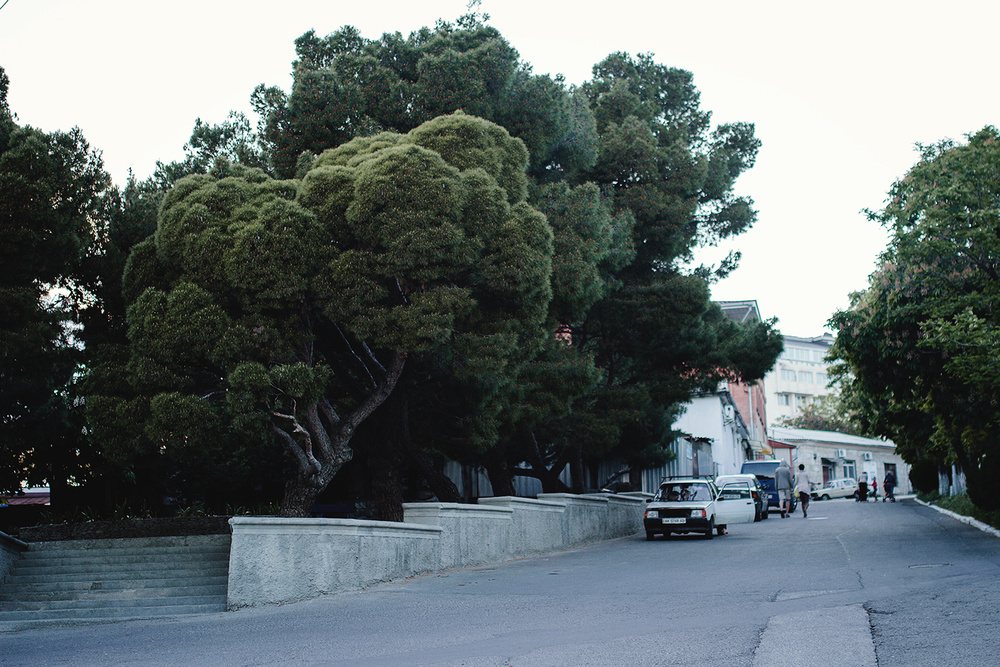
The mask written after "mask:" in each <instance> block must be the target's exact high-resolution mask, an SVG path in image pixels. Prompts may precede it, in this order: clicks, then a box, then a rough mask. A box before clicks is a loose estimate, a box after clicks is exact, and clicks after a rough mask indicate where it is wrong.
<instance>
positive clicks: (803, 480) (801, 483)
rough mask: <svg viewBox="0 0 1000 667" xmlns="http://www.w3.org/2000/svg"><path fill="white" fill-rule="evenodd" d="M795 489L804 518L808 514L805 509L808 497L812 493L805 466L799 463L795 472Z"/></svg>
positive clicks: (807, 507)
mask: <svg viewBox="0 0 1000 667" xmlns="http://www.w3.org/2000/svg"><path fill="white" fill-rule="evenodd" d="M795 491H796V493H798V494H799V504H800V505H802V518H803V519H805V518H807V517H808V516H809V514H808V513H807V510H808V509H809V498H810V493H812V484H811V483H810V482H809V475H808V474H807V473H806V467H805V466H804V465H802V464H801V463H800V464H799V471H798V472H797V473H796V474H795Z"/></svg>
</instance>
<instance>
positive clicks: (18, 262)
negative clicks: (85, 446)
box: [0, 68, 110, 492]
mask: <svg viewBox="0 0 1000 667" xmlns="http://www.w3.org/2000/svg"><path fill="white" fill-rule="evenodd" d="M8 86H9V81H8V79H7V76H6V74H5V73H4V71H3V69H2V68H0V202H3V205H2V206H0V265H2V267H3V269H2V271H0V350H2V351H3V353H2V356H0V492H13V491H17V490H18V489H20V486H21V484H22V483H24V482H28V483H32V484H40V483H48V482H50V481H54V486H55V485H58V483H59V481H60V479H61V480H62V481H65V478H66V476H68V475H73V474H74V473H76V474H79V473H80V472H81V470H82V466H81V465H80V464H78V463H76V464H75V463H74V461H75V458H76V457H75V452H77V451H78V449H79V448H80V446H81V445H80V442H79V440H80V439H81V433H82V428H83V426H82V424H81V423H79V422H75V421H74V420H73V417H72V415H71V414H70V407H71V406H70V404H71V402H72V399H71V396H70V394H69V383H70V380H71V379H72V377H73V374H74V372H75V371H76V370H77V365H78V364H79V363H80V350H79V348H78V346H77V345H76V344H75V340H74V330H73V327H72V326H71V325H72V322H73V320H74V317H75V315H76V312H75V310H76V309H75V308H74V302H73V299H72V294H73V293H74V292H75V290H76V289H77V287H78V285H79V281H80V277H81V272H82V269H81V267H82V264H83V262H84V257H85V255H86V253H87V252H88V250H89V248H90V247H91V246H92V245H93V243H94V240H95V239H94V236H95V231H94V228H95V220H96V219H97V218H98V217H99V216H100V215H101V211H102V206H103V203H102V195H103V193H104V191H105V189H106V188H107V187H108V186H109V184H110V180H109V178H108V176H107V175H106V174H105V173H104V171H103V165H102V161H101V158H100V155H99V154H98V153H97V152H95V151H94V150H92V149H91V148H90V146H89V144H88V143H87V141H86V139H85V138H84V137H83V134H82V133H81V132H80V130H79V129H73V130H71V131H70V132H53V133H45V132H42V131H41V130H38V129H35V128H32V127H30V126H20V125H18V124H17V122H16V121H15V119H14V117H13V115H12V113H11V112H10V109H9V107H8V105H7V90H8Z"/></svg>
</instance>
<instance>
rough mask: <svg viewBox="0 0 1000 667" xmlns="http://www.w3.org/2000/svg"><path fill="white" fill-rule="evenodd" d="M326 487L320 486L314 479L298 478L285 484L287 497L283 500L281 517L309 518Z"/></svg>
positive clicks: (280, 511)
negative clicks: (317, 499)
mask: <svg viewBox="0 0 1000 667" xmlns="http://www.w3.org/2000/svg"><path fill="white" fill-rule="evenodd" d="M324 488H326V486H325V485H322V486H321V485H319V484H317V483H316V481H315V480H314V479H312V478H301V477H296V478H295V479H291V480H288V482H287V483H286V484H285V497H284V498H282V499H281V508H280V510H279V515H280V516H286V517H308V516H311V515H312V507H313V505H315V504H316V498H317V497H318V496H319V494H320V493H322V492H323V489H324Z"/></svg>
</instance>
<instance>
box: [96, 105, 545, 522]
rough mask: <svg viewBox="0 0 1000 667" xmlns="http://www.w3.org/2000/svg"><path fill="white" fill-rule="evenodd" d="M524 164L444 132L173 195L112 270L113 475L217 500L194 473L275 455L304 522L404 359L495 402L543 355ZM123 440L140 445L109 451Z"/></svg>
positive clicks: (219, 169)
mask: <svg viewBox="0 0 1000 667" xmlns="http://www.w3.org/2000/svg"><path fill="white" fill-rule="evenodd" d="M526 162H527V153H526V151H525V149H524V147H523V145H522V144H521V143H520V142H519V141H517V140H514V139H512V138H511V137H510V136H509V135H508V134H507V133H506V132H505V131H503V130H502V129H501V128H499V127H497V126H495V125H492V124H490V123H488V122H486V121H483V120H481V119H478V118H474V117H472V116H468V115H464V114H457V115H454V116H449V117H444V118H441V119H436V120H433V121H430V122H428V123H425V124H424V125H423V126H420V127H418V128H416V129H415V130H414V131H412V132H410V133H408V134H406V135H392V134H383V135H380V136H379V137H377V138H376V139H375V140H372V139H358V140H356V141H354V142H351V143H348V144H346V145H344V146H342V147H340V148H338V149H336V150H331V151H327V152H324V153H323V154H322V155H320V156H319V157H318V158H317V159H315V160H314V161H312V162H311V165H310V169H309V171H308V173H306V174H305V177H304V178H303V179H302V180H301V181H276V180H273V179H271V178H269V177H268V176H267V175H266V174H264V173H263V172H261V171H259V170H253V169H249V168H247V167H245V166H241V165H231V164H229V163H225V162H219V163H216V166H215V168H214V169H213V170H212V172H211V173H209V174H195V175H191V176H188V177H186V178H184V179H182V180H181V181H179V182H178V183H177V184H176V186H175V187H174V188H172V189H171V190H170V191H168V192H167V194H166V196H165V197H164V198H163V202H162V205H161V208H160V214H159V223H158V226H157V229H156V233H155V235H154V236H153V237H152V239H151V240H150V241H147V242H144V243H140V244H138V245H137V246H136V247H135V251H134V252H133V254H132V257H131V258H130V261H129V265H128V268H127V270H126V275H125V280H124V290H125V293H126V294H127V295H129V298H130V305H129V308H128V325H129V343H130V355H129V359H128V361H127V362H125V366H124V367H120V368H118V369H115V368H114V367H113V366H111V367H109V368H107V369H106V372H108V373H109V374H111V375H112V376H114V375H117V376H118V377H124V378H127V388H126V389H125V390H123V391H122V392H121V393H120V394H118V395H111V394H107V393H104V392H102V391H101V390H100V389H99V388H98V389H97V391H96V392H95V394H94V395H93V396H92V397H91V400H90V401H89V404H92V406H93V410H92V412H91V415H92V418H93V420H94V422H95V425H96V429H97V432H98V434H99V437H102V438H107V441H106V442H107V447H108V450H109V451H115V452H117V453H118V454H119V455H120V456H121V457H122V463H123V464H130V465H145V466H151V465H154V464H155V463H154V462H153V461H152V459H155V458H156V455H157V454H158V455H159V456H160V457H161V459H163V460H166V461H168V462H169V463H170V465H172V466H174V467H175V468H176V469H178V470H180V471H182V472H183V473H184V474H183V477H184V481H185V482H186V483H187V487H186V491H185V492H187V493H192V492H197V491H198V489H199V486H198V485H199V484H200V485H202V487H201V488H204V485H205V484H207V483H208V482H209V481H211V482H212V483H213V484H216V485H217V484H219V483H220V480H219V479H217V478H215V477H212V479H211V480H209V479H195V478H193V476H192V473H193V472H194V471H211V472H212V474H213V475H221V474H227V475H233V474H235V472H238V471H237V470H236V469H237V468H239V466H241V465H244V466H245V465H246V464H247V463H248V462H250V461H253V460H254V459H253V456H249V455H251V454H254V452H257V454H256V455H258V456H259V455H262V453H263V452H265V451H271V452H273V451H280V450H276V448H275V447H274V444H275V443H277V444H279V445H281V446H282V447H283V448H284V450H285V452H286V455H287V456H286V458H287V468H288V471H289V480H290V481H289V486H288V488H287V489H286V496H285V501H284V503H283V510H282V511H283V512H284V513H285V514H294V515H303V514H306V513H308V511H309V508H310V507H311V505H312V502H313V500H314V499H315V497H316V495H317V494H318V493H319V492H321V491H322V490H323V489H324V488H325V487H326V485H327V484H329V482H330V480H331V479H332V478H333V476H334V475H335V474H336V473H337V471H339V470H340V468H341V467H342V466H343V465H344V464H345V463H346V462H347V461H348V460H350V458H351V457H352V450H351V448H350V444H349V443H350V442H351V439H352V437H353V435H354V432H355V431H356V430H357V429H358V428H359V426H361V424H362V423H363V422H364V421H365V419H367V418H368V416H369V415H371V414H372V412H373V411H374V410H375V409H377V408H378V407H379V406H380V405H382V404H383V403H384V402H385V401H386V400H387V398H388V397H389V396H390V395H391V394H392V393H393V391H394V390H395V387H396V385H397V383H398V382H399V381H400V379H401V378H402V377H403V375H402V373H403V369H404V364H405V361H406V359H407V357H408V356H412V357H413V358H414V359H419V357H420V356H421V354H429V353H431V352H432V351H435V350H438V349H440V348H442V347H443V346H447V349H448V350H449V354H450V355H452V359H453V361H454V363H455V366H456V368H454V369H452V371H451V373H452V374H453V376H454V377H455V378H456V379H457V381H458V382H464V383H465V385H467V386H468V387H471V388H474V389H476V392H475V393H474V394H473V395H474V396H476V397H478V398H479V400H480V401H485V399H486V398H487V397H489V396H491V395H495V394H496V393H497V392H501V391H503V384H504V383H503V382H501V381H500V378H503V377H505V375H504V369H506V368H507V366H508V365H509V364H511V363H512V362H516V360H517V359H519V358H526V357H528V356H530V355H531V353H532V351H533V350H537V349H538V348H539V346H540V345H541V343H542V341H543V340H544V337H543V336H544V332H545V330H544V328H542V324H543V323H544V321H545V314H546V312H547V308H546V306H547V303H548V300H549V274H550V272H551V268H550V257H551V253H552V249H551V243H552V241H551V232H550V231H549V227H548V224H547V223H546V221H545V218H544V217H543V216H541V215H540V214H538V213H537V212H536V211H534V210H533V209H532V208H531V207H529V206H528V205H527V204H526V203H525V202H524V201H523V199H524V190H525V184H524V176H523V173H524V167H525V165H526ZM505 186H506V187H505ZM508 187H509V188H510V190H508ZM115 386H119V387H120V386H121V384H120V383H116V384H115ZM483 407H484V403H477V404H476V405H475V407H474V409H476V410H478V411H479V412H482V413H484V414H488V413H489V410H488V409H486V410H484V409H483ZM137 417H138V418H139V419H141V424H142V425H141V428H140V429H139V430H138V431H137V430H136V429H135V428H134V424H135V421H136V418H137ZM125 422H128V423H125ZM478 423H479V426H478V427H477V428H475V429H473V431H474V432H479V433H481V435H480V437H487V436H486V435H482V433H486V432H488V431H484V429H488V428H489V423H490V420H489V419H488V418H483V419H481V420H479V422H478ZM118 432H129V433H130V434H131V436H132V437H134V438H136V439H137V442H135V443H133V445H132V447H131V449H129V448H128V447H127V446H126V447H121V448H119V447H116V445H115V443H116V442H118V441H119V439H118V437H117V436H116V433H118ZM264 456H265V458H267V456H268V455H264ZM270 456H271V458H273V455H270ZM161 463H162V462H161ZM234 471H235V472H234Z"/></svg>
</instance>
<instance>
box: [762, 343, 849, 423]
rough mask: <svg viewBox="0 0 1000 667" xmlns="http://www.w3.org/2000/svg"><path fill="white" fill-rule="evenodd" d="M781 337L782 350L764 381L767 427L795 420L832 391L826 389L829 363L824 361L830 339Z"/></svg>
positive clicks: (828, 349) (828, 388) (827, 387)
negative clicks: (804, 409) (782, 338)
mask: <svg viewBox="0 0 1000 667" xmlns="http://www.w3.org/2000/svg"><path fill="white" fill-rule="evenodd" d="M784 338H785V349H784V351H783V352H782V353H781V357H780V358H779V359H778V363H777V364H775V366H774V369H773V370H771V372H770V373H768V374H767V376H766V377H765V378H764V387H765V388H766V392H765V395H766V399H767V417H768V425H769V426H773V425H775V424H779V423H781V421H782V420H783V419H784V418H786V417H788V418H790V417H797V416H798V415H800V414H802V409H803V408H804V407H806V406H807V405H809V404H811V403H812V402H813V401H814V400H816V399H817V398H819V397H820V396H826V395H827V394H829V393H831V392H832V391H833V390H832V389H831V388H830V387H829V386H828V383H829V366H830V364H829V363H827V361H826V355H827V353H828V352H829V351H830V346H831V345H833V336H832V335H831V334H828V333H825V334H823V335H822V336H817V337H815V338H798V337H797V336H785V337H784Z"/></svg>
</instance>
